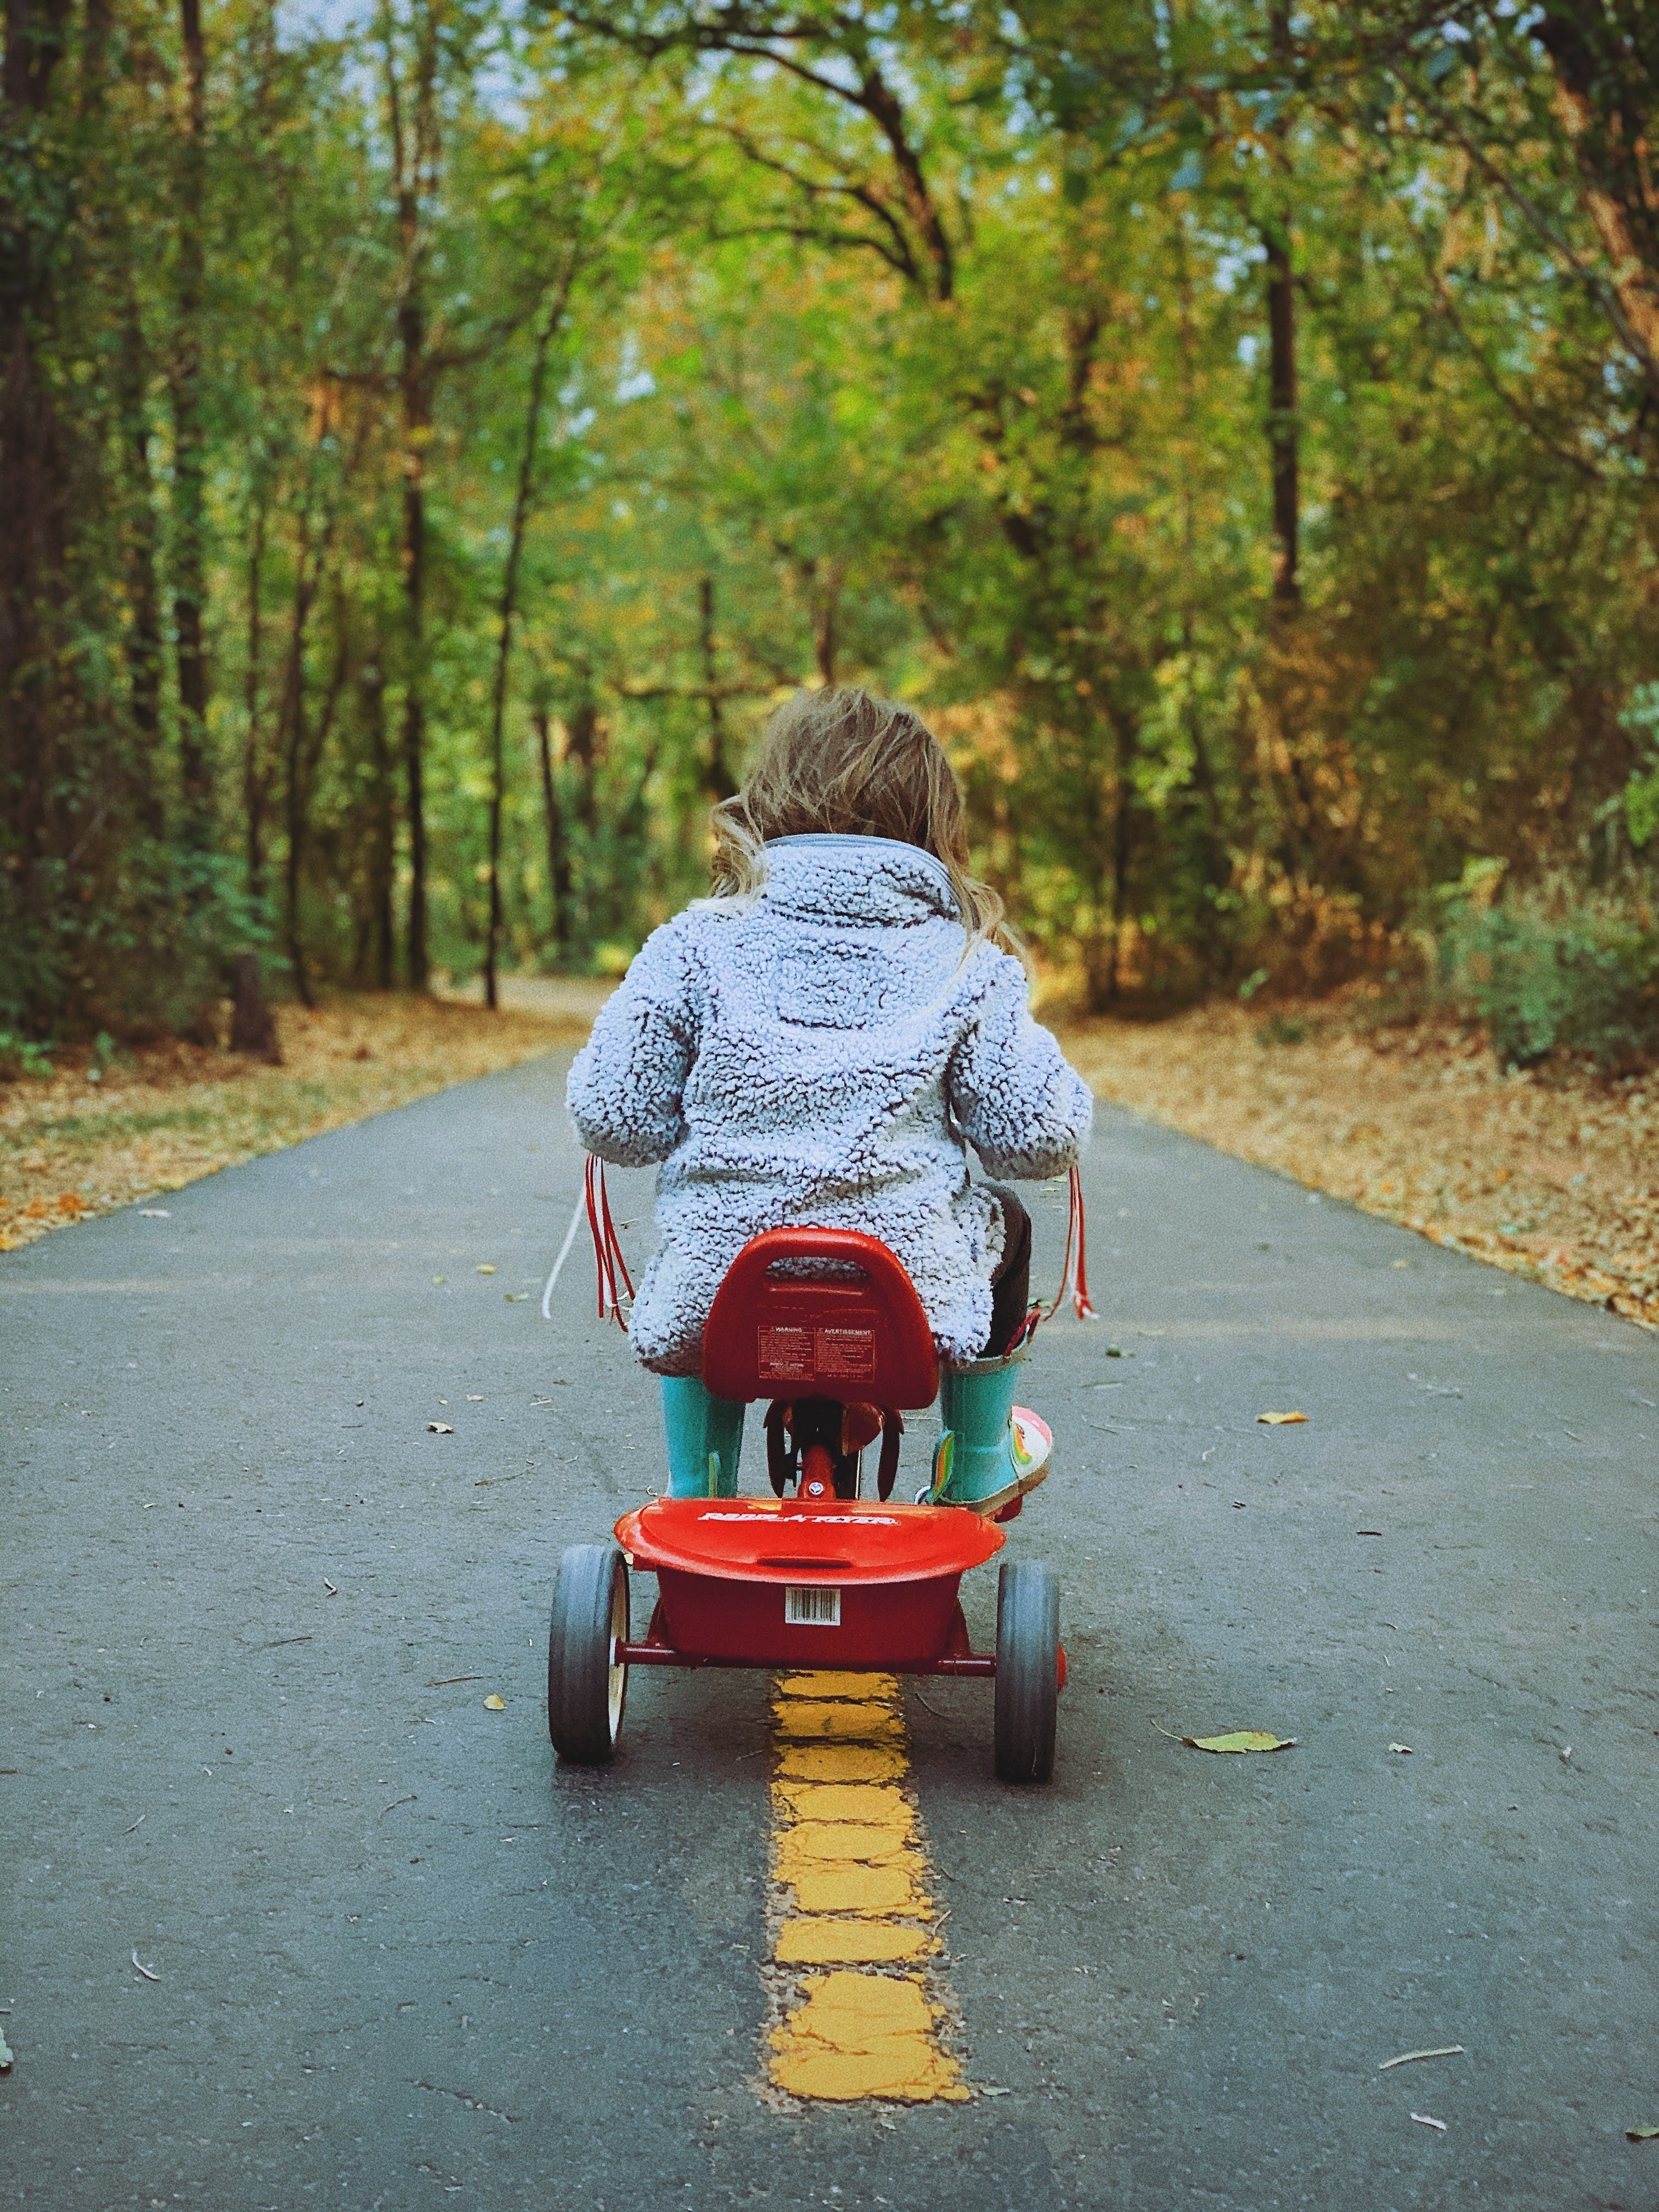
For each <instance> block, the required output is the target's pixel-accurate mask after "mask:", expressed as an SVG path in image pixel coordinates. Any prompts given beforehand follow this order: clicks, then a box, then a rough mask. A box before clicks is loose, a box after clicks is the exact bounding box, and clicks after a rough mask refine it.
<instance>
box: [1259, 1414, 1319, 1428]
mask: <svg viewBox="0 0 1659 2212" xmlns="http://www.w3.org/2000/svg"><path fill="white" fill-rule="evenodd" d="M1255 1418H1256V1420H1257V1422H1258V1424H1260V1423H1261V1422H1265V1423H1266V1424H1267V1426H1268V1427H1269V1428H1270V1429H1288V1428H1290V1427H1291V1425H1292V1424H1293V1423H1295V1422H1297V1421H1305V1420H1306V1419H1307V1418H1308V1417H1307V1415H1306V1414H1305V1413H1258V1414H1257V1415H1256V1417H1255Z"/></svg>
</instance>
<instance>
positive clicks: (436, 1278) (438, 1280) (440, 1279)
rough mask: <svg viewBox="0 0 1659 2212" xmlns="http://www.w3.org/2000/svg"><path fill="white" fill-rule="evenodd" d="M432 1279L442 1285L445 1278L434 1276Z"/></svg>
mask: <svg viewBox="0 0 1659 2212" xmlns="http://www.w3.org/2000/svg"><path fill="white" fill-rule="evenodd" d="M432 1279H433V1281H434V1282H435V1283H441V1282H442V1281H443V1279H444V1278H443V1277H442V1276H441V1275H435V1276H434V1277H433V1278H432Z"/></svg>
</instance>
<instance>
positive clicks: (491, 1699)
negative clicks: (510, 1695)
mask: <svg viewBox="0 0 1659 2212" xmlns="http://www.w3.org/2000/svg"><path fill="white" fill-rule="evenodd" d="M484 1711H486V1712H487V1713H504V1712H505V1711H507V1699H505V1698H498V1697H497V1696H496V1694H495V1692H494V1690H492V1691H491V1692H490V1693H489V1696H488V1697H487V1698H486V1699H484Z"/></svg>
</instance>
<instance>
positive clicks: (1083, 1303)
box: [1008, 1168, 1100, 1352]
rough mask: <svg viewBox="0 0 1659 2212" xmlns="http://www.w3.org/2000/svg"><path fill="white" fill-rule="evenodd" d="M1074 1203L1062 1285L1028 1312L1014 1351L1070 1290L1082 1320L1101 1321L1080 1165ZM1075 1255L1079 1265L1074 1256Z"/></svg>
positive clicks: (1072, 1183)
mask: <svg viewBox="0 0 1659 2212" xmlns="http://www.w3.org/2000/svg"><path fill="white" fill-rule="evenodd" d="M1068 1184H1069V1190H1068V1194H1069V1198H1070V1204H1069V1206H1067V1209H1066V1257H1065V1258H1064V1260H1063V1261H1061V1262H1060V1288H1059V1289H1058V1290H1057V1291H1055V1292H1054V1300H1053V1303H1052V1304H1048V1305H1046V1306H1045V1305H1044V1304H1043V1303H1042V1299H1041V1298H1039V1299H1038V1300H1037V1302H1036V1304H1035V1305H1033V1306H1032V1307H1031V1309H1030V1312H1029V1313H1027V1315H1026V1316H1025V1326H1024V1328H1022V1329H1021V1331H1020V1333H1019V1334H1018V1336H1017V1337H1016V1338H1015V1339H1014V1341H1013V1343H1012V1344H1011V1345H1010V1346H1009V1347H1008V1349H1009V1350H1010V1351H1011V1352H1012V1351H1015V1350H1017V1349H1018V1346H1020V1345H1022V1344H1029V1343H1030V1340H1031V1339H1032V1338H1033V1337H1034V1336H1035V1335H1036V1333H1037V1330H1038V1328H1040V1327H1041V1326H1042V1323H1043V1322H1045V1321H1052V1320H1053V1319H1054V1316H1055V1315H1056V1314H1057V1313H1058V1312H1059V1311H1060V1308H1061V1306H1062V1305H1064V1304H1065V1303H1066V1291H1070V1292H1071V1293H1072V1310H1073V1312H1074V1313H1075V1314H1076V1316H1077V1317H1078V1319H1079V1321H1098V1320H1099V1318H1100V1316H1099V1315H1098V1314H1097V1313H1096V1311H1095V1310H1094V1307H1093V1306H1092V1304H1091V1303H1090V1299H1089V1256H1088V1222H1087V1217H1086V1215H1085V1211H1084V1206H1083V1177H1082V1176H1081V1175H1080V1174H1079V1172H1078V1170H1077V1169H1076V1168H1073V1170H1072V1172H1071V1175H1070V1177H1069V1178H1068ZM1074 1256H1075V1261H1076V1264H1075V1267H1074V1266H1073V1257H1074Z"/></svg>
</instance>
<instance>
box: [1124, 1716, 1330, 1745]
mask: <svg viewBox="0 0 1659 2212" xmlns="http://www.w3.org/2000/svg"><path fill="white" fill-rule="evenodd" d="M1152 1726H1153V1727H1154V1728H1158V1723H1157V1722H1156V1721H1154V1722H1153V1723H1152ZM1170 1733H1171V1732H1170V1729H1158V1734H1159V1735H1170ZM1171 1741H1174V1742H1176V1743H1184V1744H1185V1745H1186V1747H1187V1748H1188V1751H1289V1750H1291V1748H1292V1747H1294V1745H1295V1743H1296V1738H1295V1737H1294V1736H1293V1735H1270V1734H1269V1733H1268V1731H1267V1729H1231V1731H1230V1732H1229V1733H1228V1734H1227V1735H1179V1736H1171Z"/></svg>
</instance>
